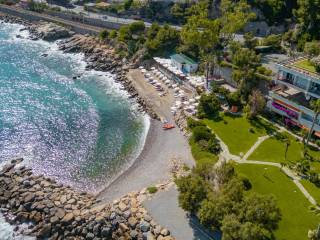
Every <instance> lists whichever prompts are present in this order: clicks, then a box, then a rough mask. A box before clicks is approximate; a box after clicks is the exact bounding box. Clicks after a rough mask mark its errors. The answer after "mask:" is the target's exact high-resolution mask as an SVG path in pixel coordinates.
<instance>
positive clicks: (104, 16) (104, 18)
mask: <svg viewBox="0 0 320 240" xmlns="http://www.w3.org/2000/svg"><path fill="white" fill-rule="evenodd" d="M48 5H49V6H51V7H59V8H60V9H61V10H62V11H65V12H70V13H76V14H79V15H83V16H86V17H90V18H95V19H100V20H102V21H107V22H112V23H120V24H131V23H133V22H137V20H134V19H130V18H121V17H114V16H111V15H108V14H101V13H94V12H89V11H86V10H84V8H83V6H79V5H74V8H66V7H62V6H58V5H54V4H48ZM144 24H145V26H146V27H150V26H151V25H152V23H150V22H146V21H144ZM170 26H171V27H172V28H175V29H177V30H181V27H180V26H176V25H170Z"/></svg>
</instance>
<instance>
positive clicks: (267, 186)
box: [236, 164, 320, 240]
mask: <svg viewBox="0 0 320 240" xmlns="http://www.w3.org/2000/svg"><path fill="white" fill-rule="evenodd" d="M236 169H237V172H238V173H240V174H242V175H245V176H246V177H248V178H249V180H250V182H251V184H252V190H251V191H255V192H258V193H260V194H273V195H274V196H275V197H276V198H277V202H278V206H279V207H280V209H281V213H282V219H281V221H280V223H279V228H278V229H277V230H276V231H275V237H276V239H277V240H307V239H308V238H307V234H308V230H309V229H314V228H316V226H317V224H318V223H319V220H320V218H319V217H317V216H316V215H315V214H314V213H312V212H311V211H310V210H309V206H310V203H309V202H308V200H307V199H306V198H305V197H304V195H303V194H302V193H301V192H300V190H299V189H298V188H297V187H296V185H295V184H294V183H293V182H292V181H291V179H289V178H288V177H287V176H286V175H285V174H283V173H282V172H281V171H280V169H279V168H277V167H272V166H262V165H251V164H240V165H239V164H238V165H237V166H236Z"/></svg>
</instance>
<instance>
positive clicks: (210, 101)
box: [198, 94, 221, 118]
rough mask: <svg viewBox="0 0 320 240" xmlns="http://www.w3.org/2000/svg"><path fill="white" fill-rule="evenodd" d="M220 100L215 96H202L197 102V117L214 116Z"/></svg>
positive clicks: (218, 108) (217, 110)
mask: <svg viewBox="0 0 320 240" xmlns="http://www.w3.org/2000/svg"><path fill="white" fill-rule="evenodd" d="M220 104H221V102H220V100H219V99H218V97H217V96H216V95H215V94H202V95H201V98H200V102H199V107H198V110H199V114H198V115H199V117H200V118H204V117H209V116H216V115H217V114H218V112H219V110H220Z"/></svg>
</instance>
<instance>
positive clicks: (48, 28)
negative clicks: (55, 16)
mask: <svg viewBox="0 0 320 240" xmlns="http://www.w3.org/2000/svg"><path fill="white" fill-rule="evenodd" d="M29 31H30V32H31V33H32V34H33V35H35V36H36V37H37V38H41V39H43V40H46V41H55V40H58V39H62V38H68V37H70V36H71V35H73V33H72V32H71V31H69V30H68V29H66V28H64V27H62V26H59V25H57V24H54V23H47V22H40V23H38V24H36V25H32V26H31V27H30V28H29Z"/></svg>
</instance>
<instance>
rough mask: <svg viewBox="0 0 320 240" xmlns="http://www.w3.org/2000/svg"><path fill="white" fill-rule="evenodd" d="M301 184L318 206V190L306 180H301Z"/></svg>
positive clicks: (319, 191)
mask: <svg viewBox="0 0 320 240" xmlns="http://www.w3.org/2000/svg"><path fill="white" fill-rule="evenodd" d="M301 184H302V185H303V186H304V188H305V189H306V190H307V191H308V192H309V193H310V194H311V196H312V197H313V198H314V200H316V201H317V203H318V204H319V203H320V188H319V187H317V186H316V185H315V184H313V183H312V182H310V181H308V180H306V179H303V180H301Z"/></svg>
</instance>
